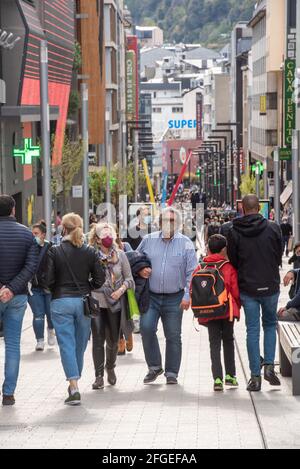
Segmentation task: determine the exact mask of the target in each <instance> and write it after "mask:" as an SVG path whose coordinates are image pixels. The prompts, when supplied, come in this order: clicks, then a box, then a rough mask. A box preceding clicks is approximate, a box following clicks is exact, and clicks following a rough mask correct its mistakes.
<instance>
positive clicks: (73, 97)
mask: <svg viewBox="0 0 300 469" xmlns="http://www.w3.org/2000/svg"><path fill="white" fill-rule="evenodd" d="M79 108H80V95H79V92H78V91H77V90H72V91H71V93H70V98H69V108H68V117H69V118H70V117H72V116H73V115H74V114H75V113H76V112H77V111H78V109H79Z"/></svg>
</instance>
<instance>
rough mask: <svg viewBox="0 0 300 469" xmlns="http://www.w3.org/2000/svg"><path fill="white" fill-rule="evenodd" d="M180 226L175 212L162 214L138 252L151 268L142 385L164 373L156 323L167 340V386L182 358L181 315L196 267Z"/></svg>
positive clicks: (144, 323)
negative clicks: (156, 226)
mask: <svg viewBox="0 0 300 469" xmlns="http://www.w3.org/2000/svg"><path fill="white" fill-rule="evenodd" d="M181 224H182V222H181V217H180V213H179V212H178V211H177V210H175V209H173V208H167V209H165V210H163V212H162V214H161V217H160V227H161V229H160V231H159V232H156V233H152V234H150V235H148V236H146V237H145V238H144V239H143V241H142V242H141V244H140V246H139V247H138V249H137V250H138V251H139V252H141V253H143V254H145V255H146V256H147V257H148V259H149V260H150V262H151V264H152V274H151V277H150V306H149V309H148V311H147V312H146V313H145V314H143V315H142V316H141V334H142V341H143V348H144V353H145V358H146V362H147V365H148V369H149V371H148V374H147V376H146V377H145V379H144V384H150V383H153V382H154V381H156V379H157V378H158V376H159V375H161V374H162V373H163V372H164V370H163V368H162V357H161V352H160V347H159V343H158V339H157V335H156V333H157V326H158V322H159V319H161V320H162V323H163V327H164V334H165V338H166V360H165V376H166V378H167V384H177V378H178V374H179V369H180V364H181V354H182V343H181V327H182V317H183V311H184V310H188V309H189V307H190V295H189V287H190V281H191V277H192V273H193V271H194V269H195V268H196V265H197V257H196V252H195V249H194V246H193V243H192V241H191V240H190V239H189V238H187V237H186V236H184V235H182V234H181V233H180V232H179V230H180V229H181V228H182V227H181Z"/></svg>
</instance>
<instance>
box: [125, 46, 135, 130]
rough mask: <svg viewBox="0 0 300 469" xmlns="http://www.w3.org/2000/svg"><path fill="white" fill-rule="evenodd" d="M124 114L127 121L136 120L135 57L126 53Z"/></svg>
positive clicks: (132, 52) (131, 53)
mask: <svg viewBox="0 0 300 469" xmlns="http://www.w3.org/2000/svg"><path fill="white" fill-rule="evenodd" d="M126 114H127V121H130V120H131V121H133V120H135V118H136V55H135V52H134V51H127V52H126Z"/></svg>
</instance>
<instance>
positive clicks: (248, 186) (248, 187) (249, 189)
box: [240, 173, 264, 198]
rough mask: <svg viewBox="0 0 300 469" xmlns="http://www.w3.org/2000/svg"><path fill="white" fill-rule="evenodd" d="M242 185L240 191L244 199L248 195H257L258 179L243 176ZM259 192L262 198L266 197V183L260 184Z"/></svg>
mask: <svg viewBox="0 0 300 469" xmlns="http://www.w3.org/2000/svg"><path fill="white" fill-rule="evenodd" d="M241 181H242V182H241V185H240V191H241V194H242V197H244V196H245V195H248V194H256V178H255V176H253V175H250V173H248V174H243V175H242V176H241ZM259 190H260V197H261V198H263V196H264V182H263V181H260V183H259Z"/></svg>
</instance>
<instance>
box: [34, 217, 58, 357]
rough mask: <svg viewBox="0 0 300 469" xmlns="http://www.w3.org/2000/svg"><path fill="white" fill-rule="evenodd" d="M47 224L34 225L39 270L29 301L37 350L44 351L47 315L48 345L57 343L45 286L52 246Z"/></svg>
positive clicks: (48, 294)
mask: <svg viewBox="0 0 300 469" xmlns="http://www.w3.org/2000/svg"><path fill="white" fill-rule="evenodd" d="M46 233H47V226H46V223H45V222H44V221H43V220H41V221H40V222H39V223H36V224H35V225H33V227H32V234H33V236H34V237H35V240H36V242H37V245H38V249H39V262H38V268H37V272H36V274H35V275H34V277H33V279H32V281H31V283H30V289H29V296H28V303H29V305H30V307H31V310H32V314H33V330H34V334H35V338H36V341H37V343H36V347H35V350H36V352H43V351H44V348H45V342H44V329H45V317H46V318H47V325H48V329H47V332H48V334H47V335H48V345H49V347H53V346H54V345H55V344H56V339H55V332H54V326H53V323H52V321H51V313H50V305H51V293H50V291H49V290H48V289H47V288H45V286H44V283H45V276H46V266H47V253H48V251H49V249H50V248H51V246H52V243H51V242H49V241H47V240H46Z"/></svg>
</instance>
